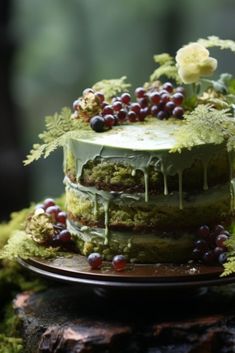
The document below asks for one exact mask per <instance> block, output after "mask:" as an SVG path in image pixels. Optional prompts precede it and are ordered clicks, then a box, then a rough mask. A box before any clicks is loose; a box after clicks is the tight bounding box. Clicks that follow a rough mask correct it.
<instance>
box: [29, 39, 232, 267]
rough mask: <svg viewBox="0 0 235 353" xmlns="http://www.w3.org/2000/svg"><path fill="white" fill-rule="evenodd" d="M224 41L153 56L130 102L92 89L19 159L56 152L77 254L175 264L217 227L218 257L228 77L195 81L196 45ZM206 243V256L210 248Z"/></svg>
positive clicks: (121, 86) (111, 85)
mask: <svg viewBox="0 0 235 353" xmlns="http://www.w3.org/2000/svg"><path fill="white" fill-rule="evenodd" d="M224 42H226V41H221V40H219V39H218V38H216V37H211V38H209V39H207V40H201V41H199V42H196V43H191V44H189V45H187V46H185V47H183V48H181V49H180V50H179V51H178V52H177V55H176V58H175V60H174V59H173V58H172V57H170V56H169V55H168V54H163V55H159V56H156V57H155V60H156V62H157V63H158V64H159V66H160V67H159V68H158V69H156V71H155V72H154V73H153V75H152V76H151V79H150V81H149V82H147V83H145V84H144V85H143V87H138V88H137V89H136V90H135V92H134V94H133V96H132V97H131V95H130V93H129V92H128V91H127V87H128V86H127V85H126V84H125V82H124V81H125V80H124V78H121V79H120V80H111V81H103V82H99V83H98V84H96V85H94V87H92V88H91V89H86V90H85V91H84V92H83V94H82V95H81V97H79V98H78V99H77V100H76V101H75V102H74V105H73V108H74V111H73V112H71V113H70V112H69V111H68V110H67V111H66V110H64V111H63V113H61V114H60V115H56V116H54V117H51V118H49V120H48V121H47V132H45V133H44V135H43V134H42V135H41V138H42V139H43V140H44V145H43V144H42V145H36V146H35V147H34V149H33V151H32V153H31V155H30V156H29V157H28V161H29V162H31V160H33V159H37V158H39V156H40V155H41V154H44V155H45V156H47V155H48V154H49V153H50V152H51V151H52V150H53V149H55V148H56V143H57V144H58V145H61V146H63V148H64V172H65V179H64V183H65V208H66V212H67V229H68V231H69V232H70V234H71V236H72V237H73V239H74V242H75V243H76V247H77V248H78V249H79V251H80V252H81V254H83V255H86V256H87V255H89V254H90V253H93V252H97V253H99V254H101V255H102V258H104V259H106V260H111V259H112V258H113V256H115V255H117V254H123V255H125V257H126V258H127V259H128V261H131V262H136V263H156V262H174V263H179V262H185V261H188V260H190V259H191V258H192V254H193V251H194V250H195V241H197V236H198V229H199V228H200V227H201V234H202V235H203V232H204V233H206V232H207V233H208V237H209V236H210V237H211V236H212V235H211V234H212V233H211V232H209V229H216V227H217V232H218V225H219V229H220V233H223V235H224V239H223V241H222V240H221V241H220V243H219V245H221V246H220V249H221V250H216V251H217V252H218V254H217V255H219V253H220V254H221V252H223V251H224V250H225V248H226V246H225V245H224V242H225V240H226V237H228V236H229V235H228V232H227V234H226V231H225V228H229V227H230V224H231V221H232V217H233V213H234V179H233V150H234V148H233V140H234V136H235V124H234V111H233V100H232V99H231V97H232V96H233V94H232V92H231V90H232V89H231V87H232V86H231V85H230V83H231V80H232V78H231V77H228V76H226V75H225V76H223V75H222V76H221V77H220V78H219V79H218V80H217V81H212V80H208V79H207V80H204V81H203V79H202V77H204V76H209V75H211V74H212V73H213V72H214V71H215V69H216V67H217V61H216V60H215V59H214V58H211V57H210V56H209V52H208V50H207V49H206V47H209V46H212V45H213V44H214V45H217V46H220V47H222V44H223V45H224ZM162 75H164V76H166V77H167V76H168V79H167V81H166V82H165V83H164V82H163V79H162ZM133 97H134V98H133ZM233 97H234V96H233ZM56 126H60V127H61V131H59V132H58V131H57V130H59V129H57V130H56ZM53 129H54V130H53ZM53 133H54V134H55V136H54V137H52V135H53ZM56 134H57V135H56ZM53 144H54V145H53ZM40 148H41V149H40ZM46 212H47V211H46ZM209 233H210V234H209ZM218 234H219V233H218ZM218 234H216V235H215V236H217V237H218ZM216 239H217V238H216ZM216 239H214V240H213V244H214V245H213V246H212V245H211V244H210V245H208V244H209V243H208V239H207V246H208V248H207V249H206V250H207V252H209V251H212V250H213V251H214V249H215V247H216V249H217V248H219V246H218V241H217V240H216ZM210 242H212V240H211V239H210ZM216 242H217V243H216ZM198 244H199V243H198ZM200 244H201V245H200ZM200 244H199V245H198V248H197V249H196V250H198V252H199V250H200V246H201V247H202V242H201V243H200ZM216 244H217V245H216ZM200 251H201V250H200ZM203 251H205V249H204V250H203ZM196 252H197V251H196ZM196 252H195V251H194V253H196ZM214 255H215V254H214ZM217 255H216V256H217Z"/></svg>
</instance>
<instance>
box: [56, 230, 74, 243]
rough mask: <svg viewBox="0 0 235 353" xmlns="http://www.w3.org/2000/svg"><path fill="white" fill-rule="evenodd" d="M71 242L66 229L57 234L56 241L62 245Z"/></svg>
mask: <svg viewBox="0 0 235 353" xmlns="http://www.w3.org/2000/svg"><path fill="white" fill-rule="evenodd" d="M71 240H72V237H71V234H70V232H69V231H68V230H67V229H63V230H62V231H61V232H60V233H58V234H57V241H58V242H59V243H60V244H61V245H63V244H66V243H68V242H70V241H71Z"/></svg>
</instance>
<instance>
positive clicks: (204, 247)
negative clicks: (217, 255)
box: [195, 239, 208, 251]
mask: <svg viewBox="0 0 235 353" xmlns="http://www.w3.org/2000/svg"><path fill="white" fill-rule="evenodd" d="M195 248H197V249H198V250H201V251H205V250H207V249H208V244H207V242H206V241H205V240H204V239H198V240H196V241H195Z"/></svg>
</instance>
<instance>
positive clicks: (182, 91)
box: [175, 86, 185, 95]
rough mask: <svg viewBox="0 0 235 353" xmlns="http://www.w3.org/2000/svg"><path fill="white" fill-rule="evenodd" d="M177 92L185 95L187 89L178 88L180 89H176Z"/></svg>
mask: <svg viewBox="0 0 235 353" xmlns="http://www.w3.org/2000/svg"><path fill="white" fill-rule="evenodd" d="M175 92H178V93H179V92H180V93H182V94H183V95H184V92H185V89H184V87H182V86H178V87H176V89H175Z"/></svg>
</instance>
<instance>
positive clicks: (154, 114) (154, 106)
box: [151, 105, 159, 116]
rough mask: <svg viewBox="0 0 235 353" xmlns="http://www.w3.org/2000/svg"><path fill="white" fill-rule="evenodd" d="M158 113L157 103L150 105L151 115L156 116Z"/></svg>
mask: <svg viewBox="0 0 235 353" xmlns="http://www.w3.org/2000/svg"><path fill="white" fill-rule="evenodd" d="M158 113H159V107H158V106H157V105H152V107H151V114H152V115H153V116H157V114H158Z"/></svg>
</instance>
